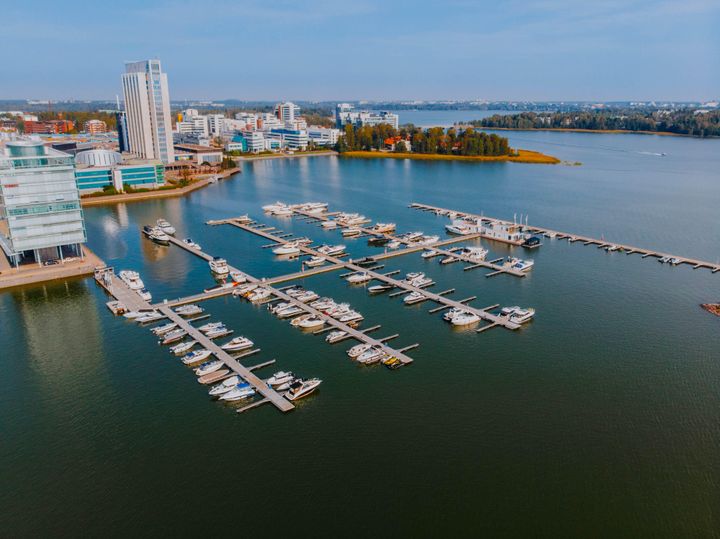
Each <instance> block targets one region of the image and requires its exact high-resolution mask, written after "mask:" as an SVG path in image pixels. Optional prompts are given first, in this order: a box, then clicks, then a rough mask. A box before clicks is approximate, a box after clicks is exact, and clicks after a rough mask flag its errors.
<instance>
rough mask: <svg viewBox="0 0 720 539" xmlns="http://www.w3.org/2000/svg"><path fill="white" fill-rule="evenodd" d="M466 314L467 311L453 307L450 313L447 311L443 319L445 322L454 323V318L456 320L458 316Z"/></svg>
mask: <svg viewBox="0 0 720 539" xmlns="http://www.w3.org/2000/svg"><path fill="white" fill-rule="evenodd" d="M464 312H466V311H465V309H461V308H459V307H453V308H452V309H450V310H449V311H446V312H445V313H444V314H443V315H442V317H443V320H445V321H446V322H452V319H453V318H455V317H456V316H457V315H459V314H462V313H464Z"/></svg>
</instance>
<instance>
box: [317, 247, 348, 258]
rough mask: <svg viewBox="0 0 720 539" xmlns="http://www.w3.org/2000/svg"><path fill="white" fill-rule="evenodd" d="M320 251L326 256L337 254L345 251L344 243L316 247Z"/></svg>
mask: <svg viewBox="0 0 720 539" xmlns="http://www.w3.org/2000/svg"><path fill="white" fill-rule="evenodd" d="M315 250H316V251H317V252H318V253H322V254H324V255H326V256H337V255H339V254H342V253H344V252H345V246H344V245H321V246H320V247H318V248H317V249H315Z"/></svg>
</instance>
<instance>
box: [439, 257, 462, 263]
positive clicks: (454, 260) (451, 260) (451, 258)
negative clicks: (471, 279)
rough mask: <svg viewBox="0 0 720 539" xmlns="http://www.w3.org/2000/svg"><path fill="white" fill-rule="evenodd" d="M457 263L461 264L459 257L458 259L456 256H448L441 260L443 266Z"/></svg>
mask: <svg viewBox="0 0 720 539" xmlns="http://www.w3.org/2000/svg"><path fill="white" fill-rule="evenodd" d="M455 262H460V259H459V258H458V257H456V256H453V255H448V256H446V257H445V258H443V259H441V260H440V263H441V264H443V265H446V264H453V263H455Z"/></svg>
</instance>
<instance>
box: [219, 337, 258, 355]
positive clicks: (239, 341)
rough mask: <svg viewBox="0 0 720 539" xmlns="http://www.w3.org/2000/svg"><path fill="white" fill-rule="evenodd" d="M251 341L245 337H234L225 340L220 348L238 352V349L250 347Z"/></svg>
mask: <svg viewBox="0 0 720 539" xmlns="http://www.w3.org/2000/svg"><path fill="white" fill-rule="evenodd" d="M253 344H254V343H253V342H252V341H251V340H250V339H248V338H247V337H235V338H234V339H232V340H230V341H228V342H226V343H225V344H223V345H222V346H220V348H222V349H223V350H225V351H227V352H239V351H240V350H247V349H248V348H252V346H253Z"/></svg>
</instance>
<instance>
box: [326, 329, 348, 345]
mask: <svg viewBox="0 0 720 539" xmlns="http://www.w3.org/2000/svg"><path fill="white" fill-rule="evenodd" d="M346 336H347V331H339V330H338V331H331V332H330V333H328V335H327V337H325V342H327V343H329V344H334V343H336V342H338V341H341V340H343V339H344V338H345V337H346Z"/></svg>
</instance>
